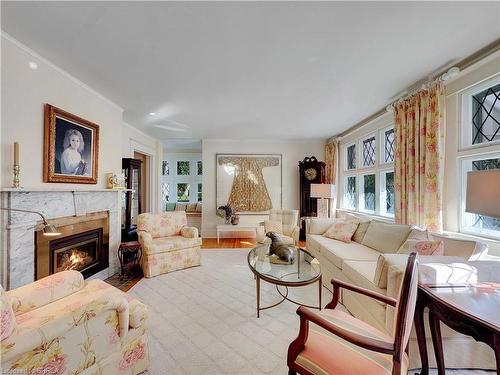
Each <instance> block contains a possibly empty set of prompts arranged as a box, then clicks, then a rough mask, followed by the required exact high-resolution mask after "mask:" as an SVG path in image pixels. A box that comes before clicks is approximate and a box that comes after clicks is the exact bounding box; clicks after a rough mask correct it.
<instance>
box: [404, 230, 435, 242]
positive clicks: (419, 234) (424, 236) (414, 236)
mask: <svg viewBox="0 0 500 375" xmlns="http://www.w3.org/2000/svg"><path fill="white" fill-rule="evenodd" d="M407 240H422V241H427V240H432V237H431V235H430V233H429V231H427V230H424V229H420V228H413V229H412V230H411V231H410V234H409V235H408V238H407Z"/></svg>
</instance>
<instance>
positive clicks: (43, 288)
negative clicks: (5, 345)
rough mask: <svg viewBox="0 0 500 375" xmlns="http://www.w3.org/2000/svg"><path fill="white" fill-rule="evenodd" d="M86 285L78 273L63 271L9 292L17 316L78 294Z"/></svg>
mask: <svg viewBox="0 0 500 375" xmlns="http://www.w3.org/2000/svg"><path fill="white" fill-rule="evenodd" d="M84 285H85V283H84V281H83V275H82V274H81V273H80V272H78V271H62V272H58V273H56V274H53V275H50V276H47V277H44V278H43V279H40V280H38V281H35V282H34V283H31V284H28V285H24V286H22V287H19V288H17V289H13V290H10V291H8V292H7V295H8V296H9V299H10V301H11V304H12V309H13V310H14V314H15V315H19V314H23V313H26V312H28V311H32V310H35V309H37V308H39V307H42V306H45V305H48V304H49V303H52V302H54V301H57V300H59V299H61V298H64V297H66V296H69V295H70V294H73V293H76V292H78V291H79V290H81V289H82V288H83V286H84Z"/></svg>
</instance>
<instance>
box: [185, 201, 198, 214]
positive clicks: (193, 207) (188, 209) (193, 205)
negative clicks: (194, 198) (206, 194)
mask: <svg viewBox="0 0 500 375" xmlns="http://www.w3.org/2000/svg"><path fill="white" fill-rule="evenodd" d="M186 212H196V203H188V204H187V205H186Z"/></svg>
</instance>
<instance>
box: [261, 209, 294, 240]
mask: <svg viewBox="0 0 500 375" xmlns="http://www.w3.org/2000/svg"><path fill="white" fill-rule="evenodd" d="M298 222H299V211H298V210H271V211H270V212H269V220H266V221H264V225H261V226H259V227H257V242H260V243H271V240H270V239H269V238H267V237H266V233H267V232H275V233H277V234H279V235H280V237H281V240H282V241H283V242H285V243H289V244H296V243H297V242H298V241H299V231H300V228H299V226H298Z"/></svg>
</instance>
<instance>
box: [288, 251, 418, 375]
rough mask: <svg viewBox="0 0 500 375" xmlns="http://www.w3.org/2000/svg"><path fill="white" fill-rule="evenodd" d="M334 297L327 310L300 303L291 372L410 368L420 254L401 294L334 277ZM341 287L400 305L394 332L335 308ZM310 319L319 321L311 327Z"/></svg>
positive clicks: (410, 264) (308, 374)
mask: <svg viewBox="0 0 500 375" xmlns="http://www.w3.org/2000/svg"><path fill="white" fill-rule="evenodd" d="M332 285H333V298H332V301H331V302H330V303H329V304H328V305H326V306H325V310H323V311H321V312H314V311H312V310H309V309H307V308H305V307H303V306H301V307H299V308H298V310H297V314H298V315H299V316H300V331H299V335H298V337H297V338H296V339H295V340H294V341H293V342H292V343H291V344H290V346H289V348H288V360H287V362H288V369H289V371H288V373H289V375H292V374H297V373H299V374H302V375H312V374H321V375H324V374H341V375H349V374H352V375H354V374H356V375H362V374H367V375H368V374H370V375H376V374H384V375H386V374H392V375H396V374H397V375H401V374H407V369H408V340H409V337H410V331H411V326H412V322H413V315H414V312H415V303H416V299H417V286H418V273H417V257H416V254H415V253H412V254H410V256H409V258H408V263H407V265H406V270H405V273H404V276H403V282H402V285H401V290H400V292H399V298H398V299H397V300H396V299H394V298H390V297H387V296H385V295H383V294H380V293H377V292H374V291H371V290H367V289H364V288H360V287H357V286H354V285H350V284H347V283H344V282H342V281H339V280H335V279H332ZM340 288H344V289H348V290H350V291H353V292H356V293H360V294H364V295H366V296H368V297H371V298H374V299H376V300H378V301H381V302H383V303H387V304H388V305H390V306H393V307H395V308H396V315H395V316H396V324H395V326H394V334H393V336H392V337H391V336H390V335H387V334H386V333H383V332H381V331H379V330H377V329H375V328H374V327H372V326H370V325H369V324H367V323H365V322H363V321H361V320H359V319H356V318H354V317H353V316H351V315H349V314H348V313H345V312H342V311H340V310H338V309H337V310H333V309H334V308H335V307H336V306H337V303H338V301H339V298H340ZM309 322H311V323H313V324H314V325H313V326H311V329H309Z"/></svg>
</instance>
